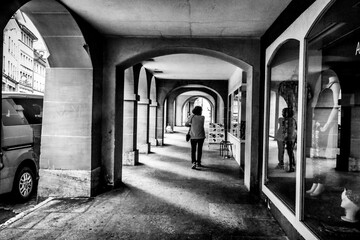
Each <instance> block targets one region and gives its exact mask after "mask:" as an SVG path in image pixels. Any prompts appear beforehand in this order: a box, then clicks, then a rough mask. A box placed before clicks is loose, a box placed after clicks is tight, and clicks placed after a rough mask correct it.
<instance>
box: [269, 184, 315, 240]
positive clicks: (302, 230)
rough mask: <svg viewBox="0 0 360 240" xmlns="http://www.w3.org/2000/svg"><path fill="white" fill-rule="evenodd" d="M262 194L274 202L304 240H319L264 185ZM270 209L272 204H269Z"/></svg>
mask: <svg viewBox="0 0 360 240" xmlns="http://www.w3.org/2000/svg"><path fill="white" fill-rule="evenodd" d="M262 192H263V193H264V194H265V196H266V197H267V198H268V201H270V202H272V203H273V204H274V206H275V207H276V208H277V209H278V210H279V211H280V212H281V213H282V215H283V216H284V217H285V218H286V219H287V220H288V221H289V223H290V224H291V225H292V226H293V227H294V228H295V229H296V230H297V231H298V232H299V233H300V234H301V236H302V237H303V238H304V239H318V238H317V237H316V235H315V234H314V233H313V232H312V231H311V230H310V229H309V228H308V227H307V226H306V224H305V223H304V222H302V221H301V220H300V218H298V217H297V216H296V215H295V214H294V213H293V211H291V210H290V209H289V208H288V207H287V206H286V204H285V203H284V202H283V201H281V200H280V199H279V198H278V196H276V195H275V194H274V193H273V192H272V191H271V190H270V189H269V188H268V187H266V186H265V185H264V184H263V185H262ZM267 206H268V208H269V209H270V204H269V203H268V204H267Z"/></svg>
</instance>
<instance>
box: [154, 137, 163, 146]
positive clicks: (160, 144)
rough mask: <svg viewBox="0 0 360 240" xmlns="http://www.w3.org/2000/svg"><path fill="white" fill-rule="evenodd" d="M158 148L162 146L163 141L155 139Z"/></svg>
mask: <svg viewBox="0 0 360 240" xmlns="http://www.w3.org/2000/svg"><path fill="white" fill-rule="evenodd" d="M156 141H157V144H158V146H163V145H164V139H156Z"/></svg>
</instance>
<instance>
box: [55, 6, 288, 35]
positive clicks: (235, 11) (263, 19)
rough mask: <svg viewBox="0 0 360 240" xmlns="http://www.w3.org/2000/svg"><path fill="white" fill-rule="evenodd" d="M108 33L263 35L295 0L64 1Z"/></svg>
mask: <svg viewBox="0 0 360 240" xmlns="http://www.w3.org/2000/svg"><path fill="white" fill-rule="evenodd" d="M60 1H61V2H63V3H64V4H65V5H67V6H68V7H70V8H71V9H72V10H74V11H75V12H76V13H77V14H79V15H80V16H82V17H83V18H84V19H86V20H87V21H89V22H90V23H91V24H92V25H93V26H95V28H97V29H98V30H99V31H100V32H102V33H104V34H108V35H121V36H137V37H138V36H142V37H149V36H153V37H159V36H163V37H260V36H262V35H263V34H264V32H265V31H266V29H268V27H269V26H270V25H271V24H272V23H273V22H274V20H275V19H276V18H277V17H278V16H279V14H280V13H281V12H282V11H283V10H284V8H285V7H286V6H287V5H288V4H289V3H290V2H291V0H176V1H175V0H76V1H74V0H60Z"/></svg>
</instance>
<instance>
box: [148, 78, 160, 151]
mask: <svg viewBox="0 0 360 240" xmlns="http://www.w3.org/2000/svg"><path fill="white" fill-rule="evenodd" d="M149 82H150V87H149V88H150V90H149V99H150V109H149V143H150V144H151V145H152V146H156V145H157V144H158V143H157V140H156V127H157V122H158V121H157V116H158V115H157V106H158V103H157V94H156V80H155V77H154V76H152V77H151V79H150V81H149Z"/></svg>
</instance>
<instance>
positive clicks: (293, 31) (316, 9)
mask: <svg viewBox="0 0 360 240" xmlns="http://www.w3.org/2000/svg"><path fill="white" fill-rule="evenodd" d="M331 1H332V0H317V1H315V2H314V3H313V4H312V5H311V6H310V7H309V8H308V9H306V10H305V11H304V12H303V13H302V14H301V15H300V16H299V17H298V18H297V19H296V20H295V21H294V22H293V23H292V24H291V25H290V26H289V27H288V28H287V29H286V30H285V31H284V32H283V33H282V34H281V35H280V36H279V37H278V38H277V39H276V40H275V41H274V42H273V43H272V44H271V45H270V46H269V47H268V48H267V49H266V52H265V67H266V69H265V99H264V104H265V114H264V117H265V121H264V133H265V134H264V136H263V153H262V155H263V166H262V172H263V175H262V181H261V182H262V191H263V193H264V194H265V195H266V196H267V197H268V198H269V200H270V201H271V202H272V203H273V204H274V205H275V206H276V207H277V208H278V209H279V211H280V212H281V213H282V214H283V216H284V217H285V218H286V219H287V220H288V221H289V222H290V224H292V225H293V227H294V228H295V229H296V230H297V231H298V232H299V233H300V234H301V235H302V236H303V237H304V238H305V239H318V238H317V237H316V235H315V234H314V233H313V232H312V231H310V230H309V228H307V227H306V225H305V224H304V223H303V222H302V220H303V198H302V197H303V194H304V193H303V184H304V181H305V180H304V178H303V176H304V171H305V170H304V163H303V155H304V152H303V149H304V144H305V143H304V141H305V140H304V123H305V115H304V113H305V107H304V102H305V100H306V99H305V97H306V96H305V94H303V93H304V92H305V83H304V80H305V70H306V69H305V61H306V56H305V54H306V49H305V47H306V46H305V44H306V42H305V37H306V35H307V33H308V32H309V30H310V28H311V27H312V25H313V23H314V22H315V21H316V20H317V18H318V16H320V14H321V13H322V12H323V11H324V9H325V8H326V7H327V6H328V5H329V4H330V3H331ZM290 39H295V40H298V41H299V44H300V49H299V93H300V96H301V97H299V99H298V116H299V117H298V136H297V140H298V141H297V142H298V149H299V151H297V153H296V157H297V163H296V164H297V167H296V197H295V214H294V213H293V212H292V211H290V209H288V207H287V206H286V205H285V204H284V203H283V202H282V201H281V200H280V199H279V198H278V197H277V196H276V195H275V194H274V193H272V192H271V191H270V189H269V188H267V187H266V186H265V183H266V178H267V150H268V149H267V148H268V145H267V143H268V135H267V133H268V131H269V128H268V122H269V119H268V111H269V107H268V104H269V92H268V88H269V83H268V77H269V76H268V64H269V62H270V60H271V59H272V57H273V55H274V54H275V53H276V51H277V50H278V48H279V47H280V46H281V45H282V44H283V43H284V42H285V41H287V40H290Z"/></svg>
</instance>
